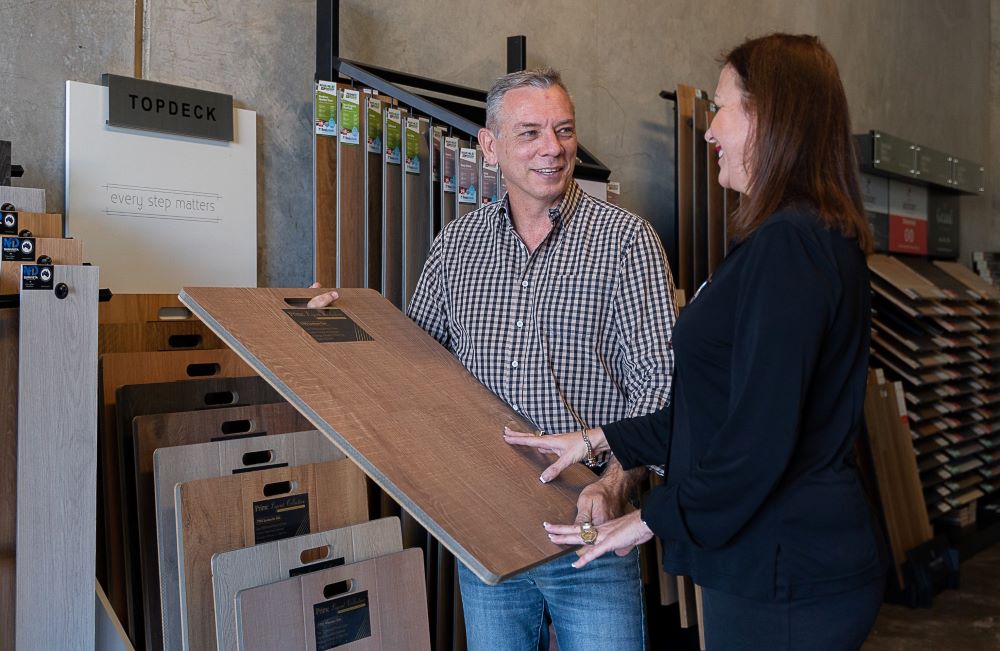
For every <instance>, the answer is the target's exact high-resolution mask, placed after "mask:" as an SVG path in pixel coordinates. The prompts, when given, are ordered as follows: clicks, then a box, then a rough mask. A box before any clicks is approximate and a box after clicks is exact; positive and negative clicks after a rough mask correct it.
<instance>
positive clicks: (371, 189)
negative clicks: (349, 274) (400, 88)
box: [365, 97, 385, 292]
mask: <svg viewBox="0 0 1000 651" xmlns="http://www.w3.org/2000/svg"><path fill="white" fill-rule="evenodd" d="M365 103H366V106H367V109H366V111H365V131H366V133H367V134H368V145H367V147H366V148H365V188H366V189H367V195H366V196H367V199H366V201H365V213H366V214H367V215H368V222H367V231H365V244H366V260H367V269H366V272H365V273H366V278H365V286H366V287H368V288H369V289H374V290H375V291H377V292H381V291H382V158H383V156H384V146H383V144H382V143H383V142H384V138H385V113H384V112H383V110H384V108H383V104H382V98H381V97H366V99H365Z"/></svg>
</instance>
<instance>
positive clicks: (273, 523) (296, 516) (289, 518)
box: [253, 493, 309, 545]
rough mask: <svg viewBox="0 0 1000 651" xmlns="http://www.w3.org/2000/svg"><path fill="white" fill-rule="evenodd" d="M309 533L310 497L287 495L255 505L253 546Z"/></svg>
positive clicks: (304, 494)
mask: <svg viewBox="0 0 1000 651" xmlns="http://www.w3.org/2000/svg"><path fill="white" fill-rule="evenodd" d="M307 533H309V495H308V494H307V493H302V494H301V495H285V496H283V497H273V498H271V499H266V500H259V501H257V502H254V503H253V541H254V542H253V544H255V545H259V544H261V543H266V542H271V541H274V540H284V539H285V538H291V537H292V536H302V535H305V534H307Z"/></svg>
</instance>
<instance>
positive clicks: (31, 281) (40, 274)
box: [21, 264, 56, 290]
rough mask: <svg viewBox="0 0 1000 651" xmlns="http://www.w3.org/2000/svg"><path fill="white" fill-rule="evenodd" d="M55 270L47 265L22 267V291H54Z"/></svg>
mask: <svg viewBox="0 0 1000 651" xmlns="http://www.w3.org/2000/svg"><path fill="white" fill-rule="evenodd" d="M55 275H56V274H55V269H54V268H53V267H52V265H46V264H42V265H39V264H23V265H21V289H22V290H25V289H52V287H53V286H54V281H55Z"/></svg>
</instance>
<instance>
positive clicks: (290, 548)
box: [212, 518, 403, 651]
mask: <svg viewBox="0 0 1000 651" xmlns="http://www.w3.org/2000/svg"><path fill="white" fill-rule="evenodd" d="M311 550H318V551H319V552H320V553H319V554H315V553H314V554H310V551H311ZM401 551H403V538H402V535H401V533H400V529H399V520H398V519H397V518H383V519H381V520H374V521H372V522H364V523H362V524H356V525H353V526H350V527H343V528H341V529H333V530H331V531H321V532H319V533H314V534H309V535H307V536H297V537H295V538H286V539H285V540H276V541H274V542H269V543H263V544H261V545H255V546H253V547H245V548H243V549H236V550H233V551H231V552H222V553H220V554H216V555H215V556H213V557H212V589H213V592H214V594H215V633H216V648H217V649H219V651H235V650H236V649H237V648H238V639H237V633H236V627H237V624H236V595H237V593H239V592H240V591H241V590H247V589H250V588H256V587H258V586H263V585H268V584H271V583H277V582H278V581H283V580H285V579H288V578H291V577H295V576H301V575H304V574H308V573H310V572H316V571H319V570H323V569H326V568H329V567H337V566H340V565H345V564H346V565H350V564H351V563H357V562H359V561H366V560H368V559H370V558H376V557H380V556H385V555H387V554H393V553H396V552H401ZM307 555H309V556H315V560H311V561H310V562H304V561H303V560H302V559H303V557H304V556H307Z"/></svg>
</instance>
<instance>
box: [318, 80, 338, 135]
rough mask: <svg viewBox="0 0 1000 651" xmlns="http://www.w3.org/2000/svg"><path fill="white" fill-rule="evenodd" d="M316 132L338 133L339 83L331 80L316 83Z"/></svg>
mask: <svg viewBox="0 0 1000 651" xmlns="http://www.w3.org/2000/svg"><path fill="white" fill-rule="evenodd" d="M316 133H317V134H319V135H322V136H336V135H337V84H335V83H333V82H331V81H320V82H317V83H316Z"/></svg>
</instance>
